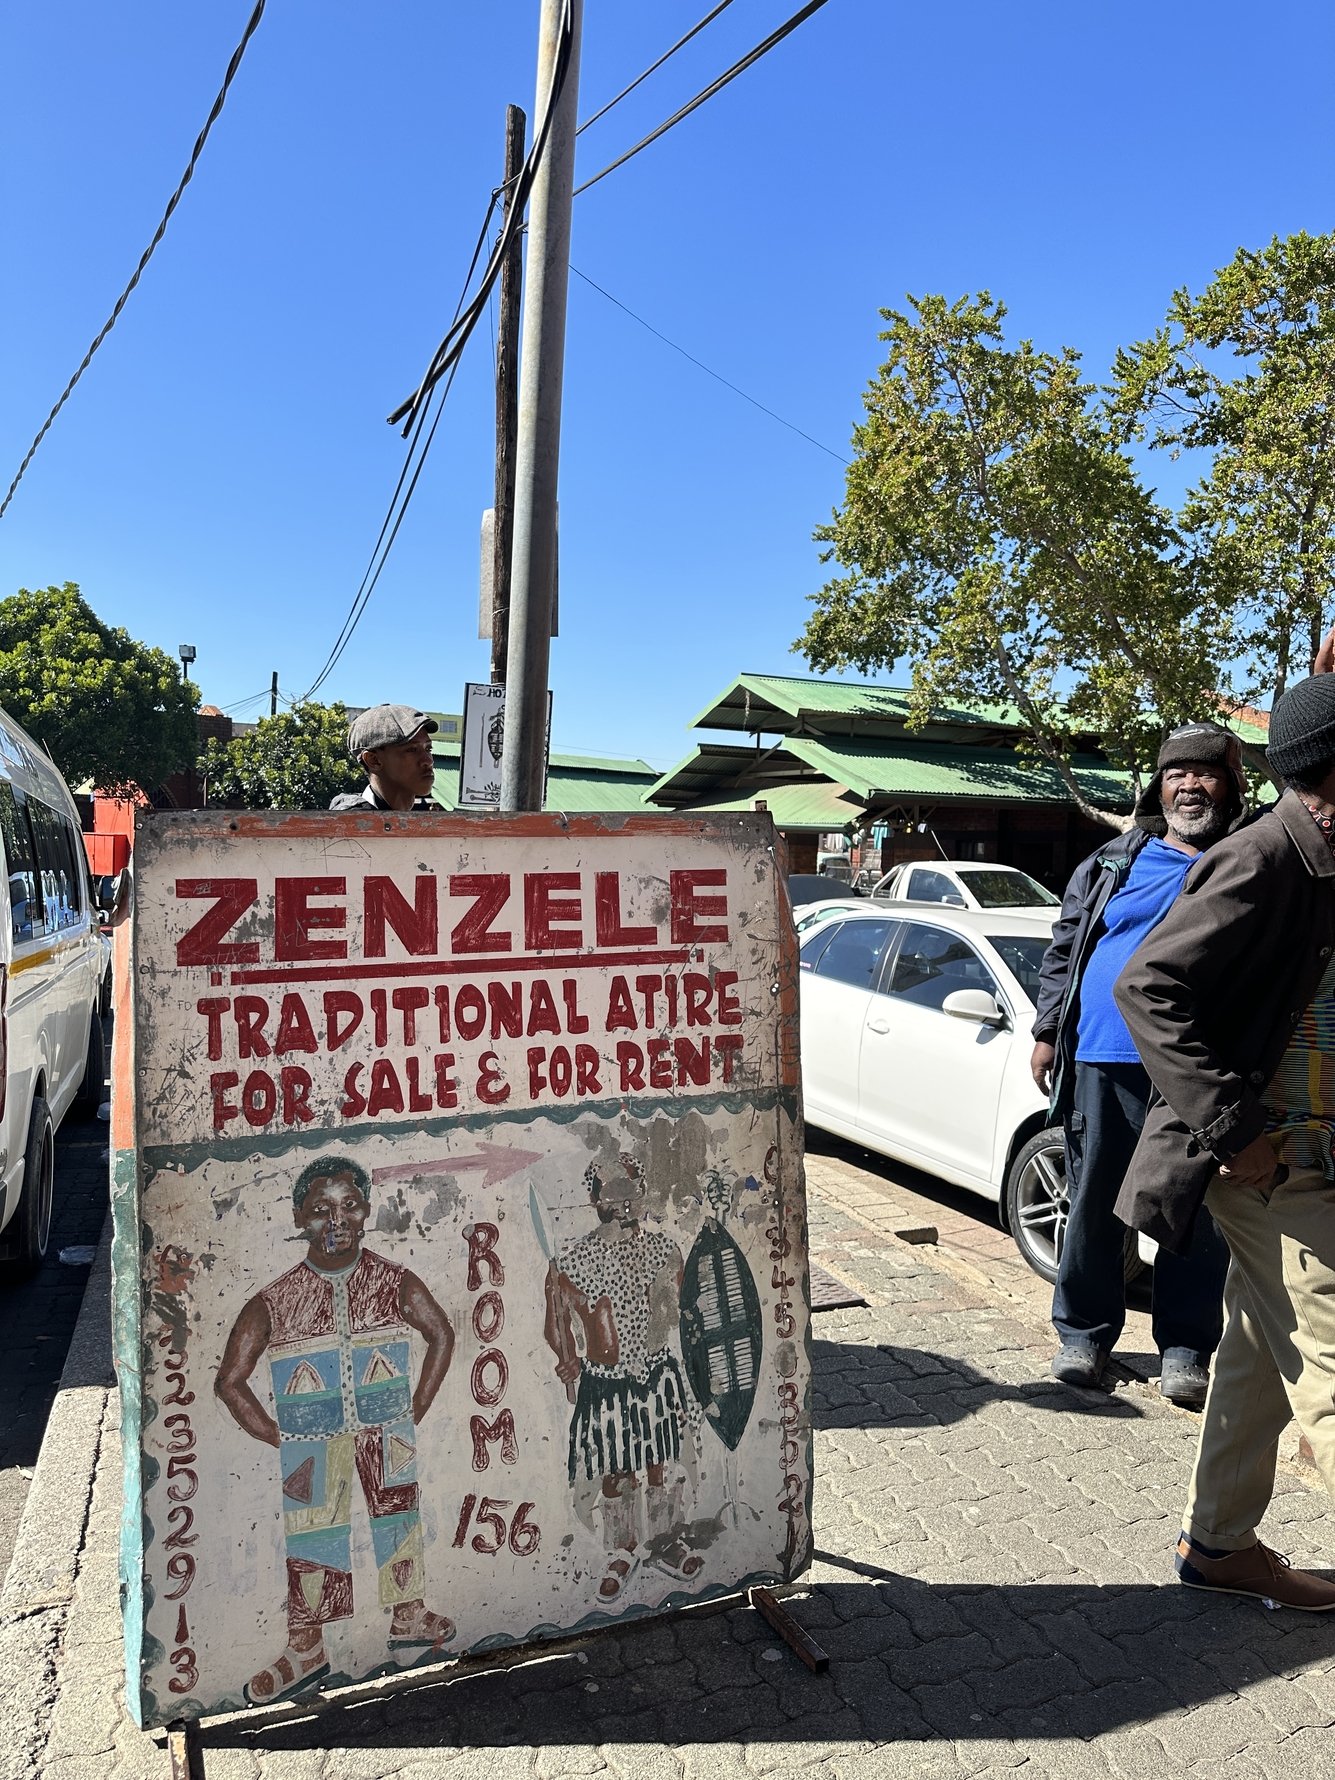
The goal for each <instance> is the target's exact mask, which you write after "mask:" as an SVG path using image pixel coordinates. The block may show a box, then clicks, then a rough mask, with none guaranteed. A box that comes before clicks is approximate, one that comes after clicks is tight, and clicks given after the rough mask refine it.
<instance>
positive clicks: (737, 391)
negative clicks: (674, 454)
mask: <svg viewBox="0 0 1335 1780" xmlns="http://www.w3.org/2000/svg"><path fill="white" fill-rule="evenodd" d="M570 270H571V271H572V272H573V273H574V274H575V276H576V278H582V279H583V280H584V282H585V284H587V285H591V286H592V287H593V289H594V290H596V291H597V292H598V295H599V296H600V297H606V298H607V300H608V302H609V303H615V304H616V306H617V308H618V309H623V310H624V311H625V312H626V314H627V315H629V317H630V318H631V320H632V321H638V322H639V324H640V326H641V327H642V328H646V329H648V331H649V333H651V334H652V335H653V336H654V338H655V339H656V340H661V341H662V342H663V344H664V346H670V347H671V348H672V350H673V351H674V352H679V353H680V354H681V356H682V357H683V358H685V359H689V360H690V361H691V363H692V364H693V365H696V366H698V367H699V369H700V370H702V371H704V372H706V373H707V374H708V375H709V376H710V377H712V378H713V379H714V380H715V382H716V383H721V384H722V385H723V387H724V388H725V389H730V390H731V391H732V392H733V394H734V395H738V396H741V398H742V400H743V401H745V402H750V404H751V406H752V407H753V408H759V410H760V412H761V413H762V414H768V415H769V417H770V419H771V420H777V421H778V423H779V425H780V426H786V427H787V428H788V430H789V432H790V433H796V434H797V436H798V437H799V438H800V439H805V440H806V442H807V444H808V445H814V446H815V447H816V448H817V450H818V451H824V452H825V453H826V454H827V455H828V456H830V457H832V458H834V459H835V461H836V462H837V463H841V464H847V463H849V462H850V459H848V458H846V457H844V456H842V455H841V454H840V453H839V452H838V451H836V450H835V449H834V448H833V446H830V445H823V444H822V443H821V441H820V440H819V439H813V438H812V436H811V434H810V433H804V432H803V431H802V428H801V427H800V426H795V425H794V424H793V422H792V421H791V420H785V419H784V417H783V415H782V414H776V413H775V411H774V410H773V408H767V407H766V406H765V404H764V403H763V402H761V401H757V399H756V398H755V396H753V395H749V394H748V393H747V391H746V390H744V389H743V388H741V386H740V385H739V384H736V383H733V382H732V381H731V380H730V379H729V378H727V377H725V376H723V374H722V373H721V372H719V371H716V370H714V368H713V367H712V366H711V365H707V364H706V363H705V361H704V360H703V359H700V358H697V357H696V356H695V354H694V353H693V352H687V350H686V348H685V347H684V346H678V344H677V342H676V341H675V340H669V339H668V337H667V335H666V334H664V333H662V332H660V330H659V329H658V328H656V327H654V326H653V324H652V323H651V322H647V321H646V320H645V319H644V317H643V316H642V315H637V314H636V313H635V311H634V310H633V309H632V308H631V307H630V305H629V303H623V302H622V301H621V299H620V297H614V296H613V295H612V293H611V291H610V290H604V289H603V287H602V285H601V284H598V283H596V282H595V280H594V279H592V278H590V277H589V275H588V273H587V272H581V271H580V269H579V267H578V266H576V265H572V266H571V268H570Z"/></svg>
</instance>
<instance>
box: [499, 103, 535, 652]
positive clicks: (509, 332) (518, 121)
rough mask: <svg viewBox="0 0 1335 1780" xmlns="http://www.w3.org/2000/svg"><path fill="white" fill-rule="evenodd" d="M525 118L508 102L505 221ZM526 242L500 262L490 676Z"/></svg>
mask: <svg viewBox="0 0 1335 1780" xmlns="http://www.w3.org/2000/svg"><path fill="white" fill-rule="evenodd" d="M526 123H527V119H526V118H525V116H524V113H523V112H522V111H521V110H520V108H519V106H518V105H507V106H506V108H505V200H504V205H503V208H502V211H501V226H502V227H504V226H505V224H506V223H508V222H509V220H510V211H511V208H512V207H513V205H514V201H515V181H516V180H517V179H518V177H519V174H520V171H521V169H522V167H523V165H524V128H525V125H526ZM523 251H524V250H523V244H522V241H521V239H520V234H519V232H518V231H516V234H515V238H514V240H513V241H512V242H511V243H510V250H509V252H508V253H507V254H506V256H505V262H504V264H503V265H502V267H501V312H500V317H499V321H498V325H497V331H496V500H495V512H494V515H493V525H492V547H493V552H492V571H491V677H492V680H493V682H494V683H495V684H497V685H500V684H501V683H502V682H503V681H504V679H505V657H506V650H507V648H508V645H509V638H510V558H511V552H512V550H513V548H514V536H515V449H516V444H517V437H518V432H519V298H520V294H521V292H522V290H523V284H524V258H523Z"/></svg>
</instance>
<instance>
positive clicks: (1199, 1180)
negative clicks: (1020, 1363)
mask: <svg viewBox="0 0 1335 1780" xmlns="http://www.w3.org/2000/svg"><path fill="white" fill-rule="evenodd" d="M1332 947H1335V855H1333V854H1332V853H1331V850H1330V846H1329V844H1328V843H1327V841H1326V840H1325V837H1324V836H1323V835H1322V833H1321V831H1320V829H1318V827H1317V825H1316V823H1315V822H1313V820H1312V818H1311V816H1310V815H1309V814H1308V812H1307V810H1306V808H1305V807H1304V805H1303V803H1302V800H1301V799H1300V798H1299V797H1297V796H1296V795H1295V794H1294V793H1293V792H1292V791H1286V792H1285V794H1284V796H1283V797H1282V798H1280V800H1279V802H1278V803H1277V804H1275V805H1274V806H1273V807H1272V808H1271V809H1268V810H1266V811H1264V812H1263V813H1262V814H1261V815H1259V816H1255V817H1253V818H1252V819H1251V821H1249V822H1247V823H1245V824H1244V825H1243V826H1242V827H1241V828H1239V829H1237V830H1236V831H1235V832H1234V833H1233V834H1230V835H1227V836H1226V837H1225V838H1224V839H1223V840H1222V841H1219V842H1218V843H1217V844H1216V845H1215V846H1213V847H1211V849H1210V850H1209V852H1208V853H1206V854H1205V855H1204V857H1203V858H1202V859H1201V860H1200V861H1199V862H1198V863H1197V864H1196V865H1195V866H1193V867H1192V870H1191V872H1190V874H1189V876H1188V878H1187V881H1186V883H1185V885H1184V886H1183V888H1182V892H1181V894H1180V895H1179V896H1178V898H1177V901H1176V902H1175V903H1174V904H1173V906H1172V908H1171V909H1169V911H1168V913H1167V914H1166V915H1165V916H1164V918H1163V920H1162V921H1161V922H1160V923H1159V925H1158V926H1157V927H1156V928H1155V929H1154V931H1153V932H1152V933H1150V934H1149V935H1148V936H1147V937H1146V938H1145V939H1144V941H1142V943H1141V945H1140V946H1139V947H1138V949H1137V950H1136V951H1135V952H1134V953H1133V954H1132V956H1131V959H1130V961H1129V963H1128V964H1127V966H1126V969H1125V970H1124V971H1123V972H1122V974H1121V976H1120V977H1119V978H1118V979H1117V983H1116V985H1115V986H1114V989H1113V994H1114V997H1115V999H1116V1001H1117V1005H1118V1007H1119V1008H1120V1009H1121V1010H1122V1016H1123V1018H1124V1019H1125V1021H1126V1023H1127V1025H1128V1027H1129V1028H1130V1030H1131V1036H1132V1038H1133V1039H1134V1040H1135V1045H1136V1049H1137V1050H1138V1051H1139V1052H1140V1056H1141V1060H1142V1061H1143V1063H1144V1065H1145V1068H1146V1069H1147V1070H1148V1071H1149V1076H1150V1080H1151V1081H1152V1082H1153V1084H1154V1087H1155V1090H1156V1095H1155V1098H1154V1100H1153V1101H1152V1102H1151V1105H1150V1109H1149V1113H1148V1115H1147V1117H1146V1120H1145V1129H1144V1132H1143V1134H1142V1136H1141V1139H1140V1144H1139V1147H1138V1148H1137V1150H1136V1153H1135V1156H1134V1158H1133V1160H1132V1163H1131V1167H1130V1168H1129V1169H1128V1171H1127V1175H1126V1179H1125V1181H1124V1182H1123V1184H1122V1191H1121V1194H1120V1196H1119V1198H1118V1201H1117V1215H1118V1217H1119V1218H1121V1220H1122V1222H1123V1223H1126V1224H1130V1225H1131V1226H1132V1227H1133V1228H1134V1229H1137V1230H1143V1231H1144V1232H1145V1233H1146V1235H1148V1236H1153V1237H1154V1238H1155V1239H1156V1241H1158V1242H1161V1243H1163V1244H1164V1246H1165V1247H1166V1248H1169V1249H1172V1250H1174V1251H1178V1252H1180V1251H1181V1249H1182V1248H1183V1247H1184V1246H1185V1244H1186V1241H1187V1239H1188V1237H1189V1235H1190V1232H1191V1225H1192V1220H1193V1219H1194V1217H1195V1215H1196V1211H1197V1208H1198V1207H1199V1205H1200V1203H1201V1200H1202V1199H1203V1197H1204V1195H1205V1189H1206V1187H1207V1186H1208V1185H1209V1183H1210V1180H1211V1178H1212V1176H1213V1175H1214V1173H1215V1171H1216V1169H1217V1168H1218V1165H1219V1163H1220V1161H1227V1160H1228V1158H1229V1157H1230V1156H1235V1155H1237V1153H1238V1151H1239V1150H1242V1149H1245V1148H1246V1146H1247V1145H1248V1144H1249V1143H1250V1142H1251V1141H1252V1139H1253V1138H1255V1137H1259V1136H1260V1135H1261V1133H1262V1132H1263V1131H1264V1130H1265V1125H1266V1109H1265V1106H1264V1104H1263V1101H1262V1098H1261V1097H1262V1095H1263V1093H1264V1091H1265V1089H1266V1087H1267V1086H1268V1085H1269V1083H1270V1082H1271V1080H1272V1079H1273V1077H1274V1074H1275V1071H1276V1070H1277V1069H1278V1068H1279V1064H1280V1061H1281V1059H1282V1058H1283V1056H1284V1052H1285V1051H1286V1050H1287V1049H1288V1045H1289V1040H1290V1039H1291V1038H1292V1036H1293V1030H1294V1027H1295V1026H1296V1025H1297V1024H1298V1021H1299V1020H1300V1019H1301V1018H1302V1015H1303V1013H1304V1011H1305V1010H1306V1008H1307V1006H1308V1004H1309V1003H1310V1002H1311V999H1312V996H1313V995H1314V994H1315V992H1316V988H1317V985H1318V984H1319V983H1320V981H1321V978H1322V976H1323V974H1324V972H1325V969H1326V966H1327V964H1328V962H1329V960H1330V955H1331V949H1332Z"/></svg>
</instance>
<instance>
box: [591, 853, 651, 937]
mask: <svg viewBox="0 0 1335 1780" xmlns="http://www.w3.org/2000/svg"><path fill="white" fill-rule="evenodd" d="M593 914H594V930H595V933H596V935H597V940H596V943H597V944H598V945H600V946H609V947H613V948H616V947H621V946H651V945H653V943H654V941H655V940H656V939H657V938H658V929H657V928H656V927H627V926H626V925H625V923H624V922H623V921H622V919H621V875H620V873H619V872H614V871H600V872H598V873H596V874H595V876H594V880H593Z"/></svg>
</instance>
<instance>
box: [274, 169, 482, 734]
mask: <svg viewBox="0 0 1335 1780" xmlns="http://www.w3.org/2000/svg"><path fill="white" fill-rule="evenodd" d="M499 199H500V194H499V192H493V193H492V194H491V202H490V204H489V205H488V206H487V213H486V215H485V216H484V217H483V219H482V227H481V228H480V229H479V230H478V235H477V240H476V242H475V243H474V245H473V257H472V259H471V260H470V261H469V262H468V271H467V272H466V273H465V274H464V282H463V288H462V290H461V291H460V293H459V301H458V303H457V304H456V305H455V310H454V313H455V316H456V317H457V316H458V315H459V313H460V311H461V310H462V309H463V306H464V302H465V299H466V298H467V296H468V288H469V286H470V285H471V283H472V281H473V273H474V272H475V271H476V270H477V263H478V260H479V259H480V258H481V257H482V249H483V246H484V245H485V243H486V239H487V231H488V229H489V228H490V227H491V219H492V217H493V216H494V215H495V212H496V205H497V203H498V202H499ZM455 363H456V365H457V363H458V361H457V360H456V361H455ZM450 381H451V382H452V381H453V377H452V376H451V379H450ZM448 393H449V386H448V384H447V386H446V389H445V391H444V392H443V393H442V397H441V404H440V407H438V408H437V410H436V419H435V421H433V422H432V425H431V431H430V432H429V433H428V434H427V437H426V443H425V445H424V446H423V447H422V450H421V454H420V458H419V459H418V462H417V468H416V469H415V470H413V461H414V456H415V455H416V454H417V451H418V444H419V441H420V440H421V438H422V433H423V429H424V427H425V424H426V416H427V406H423V407H422V409H421V410H420V411H419V414H418V418H417V421H416V423H415V425H414V427H413V428H412V440H411V442H410V444H409V446H408V450H407V452H406V453H405V455H404V459H403V467H402V468H401V469H400V471H399V479H398V481H397V482H396V483H395V484H394V492H393V494H391V495H390V497H389V505H388V507H387V508H386V509H385V517H384V520H383V521H382V522H381V526H380V535H379V536H378V537H377V539H376V541H375V544H374V546H373V548H372V550H371V556H370V560H369V561H368V563H367V565H366V572H365V574H363V576H362V579H361V585H360V586H359V587H358V589H357V592H356V593H355V594H354V595H353V599H352V604H351V605H350V606H349V608H348V614H347V617H346V618H345V619H344V620H343V626H342V629H341V630H340V631H339V633H338V635H337V637H335V639H334V642H333V646H332V647H331V648H330V651H329V654H328V655H327V656H326V658H325V661H324V665H323V666H322V667H321V669H320V671H319V673H318V674H317V675H316V677H315V679H314V680H313V681H312V682H311V684H310V686H309V687H308V688H307V690H306V691H305V692H304V693H302V695H301V698H300V699H299V700H298V701H297V702H298V703H300V704H305V703H306V701H307V700H308V699H311V698H314V696H315V694H316V693H317V692H318V691H319V690H320V688H321V686H323V685H324V683H325V681H326V680H327V679H328V678H329V676H330V674H331V673H332V672H333V670H334V668H335V666H336V665H337V664H338V661H339V658H340V657H341V656H342V654H343V651H344V650H345V649H346V648H347V646H348V643H349V642H350V641H351V640H352V634H353V632H354V631H355V630H356V628H357V626H358V624H359V623H360V622H361V616H362V613H363V612H364V611H365V610H366V606H367V602H368V601H369V599H370V597H371V594H372V593H373V592H374V590H375V584H376V582H377V581H378V580H379V579H380V574H381V571H382V570H383V568H384V566H385V561H386V559H387V557H388V556H389V552H390V548H391V546H392V545H393V543H394V539H395V538H396V537H397V536H398V532H399V526H400V525H402V523H403V515H404V513H405V512H406V511H407V505H408V502H409V501H410V500H411V499H412V491H413V489H414V488H416V486H417V478H418V476H420V475H421V466H422V463H424V462H425V461H426V453H427V452H428V451H429V450H430V448H431V440H432V439H433V438H434V437H435V432H436V425H437V423H438V422H439V420H440V411H441V407H443V406H444V396H445V395H446V394H448ZM410 471H412V479H411V481H409V472H410ZM405 483H406V484H407V486H408V492H407V493H406V494H404V493H403V490H404V485H405ZM401 495H402V497H403V498H402V505H400V504H399V503H400V496H401ZM396 509H397V517H396ZM382 547H383V548H382ZM377 558H378V559H379V560H378V561H377Z"/></svg>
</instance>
